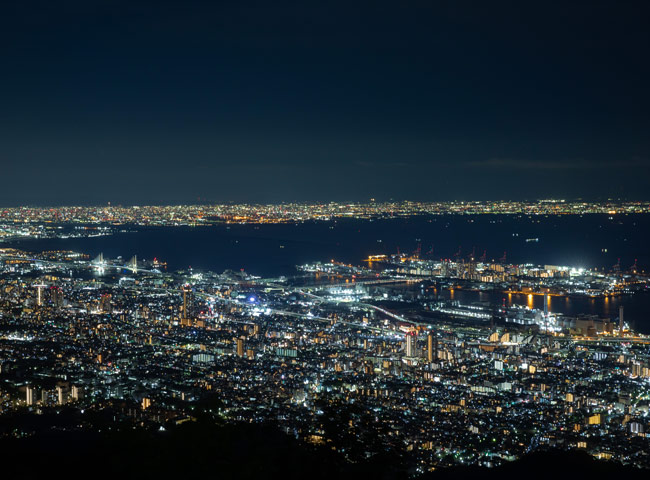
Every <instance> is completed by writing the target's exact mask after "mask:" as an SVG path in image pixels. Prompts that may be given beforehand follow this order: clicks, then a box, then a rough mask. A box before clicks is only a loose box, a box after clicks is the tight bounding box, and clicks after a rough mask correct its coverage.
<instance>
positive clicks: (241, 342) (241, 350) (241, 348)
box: [237, 337, 245, 357]
mask: <svg viewBox="0 0 650 480" xmlns="http://www.w3.org/2000/svg"><path fill="white" fill-rule="evenodd" d="M244 353H245V350H244V339H243V338H242V337H240V338H238V339H237V356H238V357H243V356H244Z"/></svg>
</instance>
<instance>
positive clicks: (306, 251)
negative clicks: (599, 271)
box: [11, 214, 650, 332]
mask: <svg viewBox="0 0 650 480" xmlns="http://www.w3.org/2000/svg"><path fill="white" fill-rule="evenodd" d="M129 229H130V230H137V231H136V232H131V233H118V234H115V235H111V236H104V237H92V238H70V239H45V240H21V241H14V242H12V243H11V246H13V247H15V248H20V249H24V250H28V251H42V250H53V249H66V250H75V251H79V252H84V253H88V254H89V255H91V256H96V255H98V254H99V253H100V252H102V253H103V254H104V257H105V258H116V257H117V256H122V257H124V258H126V259H128V258H131V257H132V256H133V255H137V256H138V258H139V259H143V260H145V259H146V260H151V259H153V258H154V257H157V258H158V259H161V260H164V261H166V262H167V264H168V269H169V270H177V269H184V268H187V267H190V266H191V267H192V268H194V269H204V270H213V271H217V272H222V271H223V270H225V269H233V270H240V269H244V270H246V271H247V272H249V273H252V274H254V275H260V276H264V277H277V276H280V275H286V276H290V275H293V274H295V273H296V270H295V266H296V265H299V264H302V263H307V262H315V261H322V262H326V261H329V260H332V259H334V260H337V261H341V262H345V263H352V264H361V263H362V261H363V259H364V258H366V257H368V255H377V254H390V253H396V252H397V251H398V249H399V251H401V252H403V253H410V252H413V251H415V250H416V248H418V246H420V248H421V254H422V255H423V256H427V257H429V258H435V259H438V258H453V256H454V255H455V254H456V253H457V252H458V251H459V250H460V252H461V255H462V256H464V257H467V256H468V255H470V254H471V253H472V252H474V255H475V256H476V257H480V256H481V255H483V254H484V253H485V255H486V257H487V259H499V258H501V257H503V255H504V253H505V255H506V258H507V261H508V262H512V263H533V264H540V265H545V264H550V265H568V266H574V267H586V268H594V267H597V268H607V269H610V268H611V267H612V266H613V265H614V264H616V263H617V262H618V261H619V259H620V266H621V269H622V270H626V269H628V268H629V267H630V266H631V265H632V264H634V262H635V261H636V262H637V265H638V266H639V268H640V269H641V270H649V269H650V242H649V241H648V240H649V239H650V215H612V216H609V215H593V214H592V215H584V216H579V215H570V216H569V215H563V216H541V215H540V216H514V215H442V216H432V217H430V216H421V217H409V218H395V219H382V220H372V221H371V220H352V219H350V220H337V221H331V222H305V223H298V224H293V223H292V224H275V225H217V226H210V227H129ZM468 295H469V293H468ZM473 295H474V296H478V295H479V294H478V293H475V294H473ZM492 295H494V294H492ZM466 300H467V301H470V300H472V301H476V300H479V298H467V299H466ZM482 300H486V299H485V298H484V299H482ZM489 300H492V301H494V300H495V299H494V298H490V299H489ZM534 301H536V302H537V301H538V299H537V298H535V299H534ZM552 301H553V302H555V303H556V304H555V305H552V308H554V309H556V311H565V312H566V313H572V314H573V313H580V312H584V313H596V314H600V315H602V316H616V315H617V312H618V305H619V302H623V304H624V305H625V307H626V310H625V314H626V319H627V320H629V321H634V322H635V324H636V325H637V328H639V330H641V331H648V332H650V320H648V319H647V318H646V312H647V311H650V294H647V293H646V294H639V295H635V296H634V297H632V296H626V297H621V298H617V299H610V300H608V301H607V304H605V301H604V300H603V299H597V300H589V299H574V298H571V299H568V300H564V299H562V300H561V299H559V298H558V299H555V298H554V299H553V300H552ZM539 302H540V305H539V306H541V297H540V299H539ZM514 303H522V304H526V303H527V299H526V298H522V299H521V302H519V301H514ZM535 306H537V305H535Z"/></svg>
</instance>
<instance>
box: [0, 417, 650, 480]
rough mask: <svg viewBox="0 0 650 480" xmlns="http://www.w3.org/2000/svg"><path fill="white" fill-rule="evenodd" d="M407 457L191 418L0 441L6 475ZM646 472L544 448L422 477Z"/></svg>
mask: <svg viewBox="0 0 650 480" xmlns="http://www.w3.org/2000/svg"><path fill="white" fill-rule="evenodd" d="M406 465H407V462H404V459H403V458H399V457H396V456H394V455H391V454H386V455H383V456H377V457H376V458H374V459H372V460H371V461H369V462H366V463H356V464H350V463H348V462H346V461H344V460H343V458H342V456H341V455H340V454H338V453H336V452H334V451H332V450H329V449H326V448H311V447H308V446H304V445H301V444H299V443H298V442H297V441H296V440H294V439H293V438H292V437H290V436H288V435H285V434H284V433H282V432H279V431H278V430H277V429H274V428H271V427H261V426H254V425H225V426H219V425H214V424H205V423H191V422H190V423H186V424H184V425H182V426H180V427H176V428H173V429H171V430H169V431H165V432H157V431H156V432H154V431H146V430H143V429H136V430H123V431H120V432H115V431H110V432H106V431H104V432H101V433H100V432H93V433H89V432H74V433H70V432H49V433H39V434H37V435H35V436H32V437H29V438H22V439H3V440H0V471H1V472H2V476H1V478H22V479H32V478H34V479H36V478H38V479H42V478H47V476H49V475H57V476H58V475H71V476H82V477H86V476H88V477H89V478H93V479H113V480H114V479H117V478H145V479H148V478H151V479H154V478H155V479H168V478H169V479H182V478H202V479H212V478H214V479H238V480H242V479H263V478H281V479H284V480H291V479H302V480H311V479H330V480H339V479H344V478H355V479H360V478H369V479H377V480H379V479H393V478H394V479H402V478H409V477H411V475H412V473H413V472H412V471H411V472H410V474H409V471H408V470H407V468H406ZM647 474H648V472H647V471H640V470H638V469H635V468H632V467H624V466H621V465H619V464H616V463H606V462H600V461H597V460H594V459H593V458H592V457H590V456H589V455H587V454H586V453H581V452H543V453H535V454H532V455H529V456H527V457H525V458H523V459H521V460H519V461H516V462H512V463H508V464H505V465H503V466H501V467H497V468H493V469H486V468H480V467H455V468H449V469H445V470H438V471H436V472H433V473H430V474H426V475H424V476H422V477H421V478H422V479H423V480H446V479H456V478H475V479H481V480H486V479H491V478H495V479H496V478H498V479H502V480H503V479H518V480H520V479H522V478H523V479H526V480H529V479H536V478H545V479H548V480H556V479H560V478H576V479H578V478H584V479H590V478H595V477H596V476H597V475H598V476H599V475H606V476H607V477H608V478H610V479H614V478H617V477H619V478H626V480H627V479H630V478H641V477H645V478H647Z"/></svg>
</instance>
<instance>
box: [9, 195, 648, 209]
mask: <svg viewBox="0 0 650 480" xmlns="http://www.w3.org/2000/svg"><path fill="white" fill-rule="evenodd" d="M388 203H398V204H404V203H416V204H462V203H468V204H484V203H529V204H533V203H567V204H569V203H588V204H594V205H596V204H605V203H612V204H626V203H641V204H643V203H649V204H650V198H646V199H634V198H593V199H586V198H550V197H548V198H526V199H505V198H501V199H485V198H484V199H454V200H416V199H408V198H405V199H393V198H390V199H366V200H352V199H348V200H318V199H316V200H302V201H300V200H284V201H278V202H272V201H259V202H254V201H248V202H245V201H235V200H228V201H218V200H207V199H206V200H203V199H202V200H196V201H187V202H169V203H166V202H150V203H147V202H143V203H126V202H113V201H108V202H106V203H99V202H92V203H91V202H89V203H65V204H64V203H61V204H55V203H51V204H47V203H31V204H30V203H23V204H14V205H7V204H0V209H12V208H39V209H48V208H74V207H81V208H93V207H96V208H100V207H102V208H106V207H114V208H134V207H191V206H220V205H247V206H255V205H260V206H271V205H327V204H338V205H345V204H350V205H352V204H354V205H370V204H388Z"/></svg>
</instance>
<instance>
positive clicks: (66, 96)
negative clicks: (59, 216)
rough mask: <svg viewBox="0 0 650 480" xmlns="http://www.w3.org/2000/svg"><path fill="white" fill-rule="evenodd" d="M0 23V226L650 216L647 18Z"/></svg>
mask: <svg viewBox="0 0 650 480" xmlns="http://www.w3.org/2000/svg"><path fill="white" fill-rule="evenodd" d="M0 5H1V6H0V62H1V63H0V86H1V87H2V88H0V165H1V169H0V206H11V205H19V204H30V205H60V204H102V203H106V202H108V201H111V202H113V203H114V204H118V203H122V204H133V203H135V204H145V203H185V202H196V201H197V199H199V198H200V199H201V200H205V201H213V202H222V201H236V202H258V201H260V202H276V201H315V200H319V201H322V200H337V201H341V200H343V201H344V200H355V201H359V200H368V199H369V198H371V197H374V198H376V199H377V200H388V199H390V198H393V199H413V200H469V199H536V198H547V197H553V196H560V197H566V198H576V197H586V198H590V199H597V198H607V197H625V198H630V199H648V198H650V28H649V27H648V18H649V17H650V15H649V14H650V7H649V6H648V5H649V4H648V2H645V1H637V2H633V1H622V0H621V1H611V2H598V1H581V2H577V1H568V0H565V1H558V2H553V1H544V2H542V1H534V2H532V1H520V2H507V3H506V2H497V1H486V0H483V1H477V2H468V1H463V0H451V1H440V2H436V1H433V0H429V1H394V2H385V1H381V0H375V1H372V2H359V1H353V0H348V1H345V2H338V1H335V0H329V1H324V2H310V1H296V2H282V1H265V2H250V1H246V0H236V1H228V2H225V1H224V2H220V1H214V2H207V1H206V2H197V1H191V0H183V1H177V2H168V1H164V0H158V1H155V2H138V1H135V0H130V1H108V0H106V1H92V0H85V1H74V2H70V1H68V2H66V1H42V2H38V1H30V0H18V1H3V2H1V4H0Z"/></svg>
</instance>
